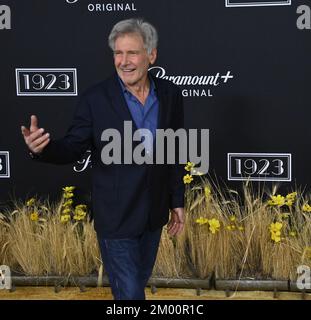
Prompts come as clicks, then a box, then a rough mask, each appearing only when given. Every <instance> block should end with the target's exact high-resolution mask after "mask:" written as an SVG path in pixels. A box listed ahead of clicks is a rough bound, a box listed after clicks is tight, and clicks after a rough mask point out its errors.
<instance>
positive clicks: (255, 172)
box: [228, 153, 291, 181]
mask: <svg viewBox="0 0 311 320" xmlns="http://www.w3.org/2000/svg"><path fill="white" fill-rule="evenodd" d="M228 180H239V181H243V180H249V181H291V154H289V153H228Z"/></svg>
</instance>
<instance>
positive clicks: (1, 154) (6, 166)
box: [0, 151, 10, 178]
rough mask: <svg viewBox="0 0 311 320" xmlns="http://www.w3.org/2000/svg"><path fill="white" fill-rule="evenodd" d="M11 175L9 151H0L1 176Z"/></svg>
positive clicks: (7, 176)
mask: <svg viewBox="0 0 311 320" xmlns="http://www.w3.org/2000/svg"><path fill="white" fill-rule="evenodd" d="M9 177H10V162H9V152H8V151H0V178H9Z"/></svg>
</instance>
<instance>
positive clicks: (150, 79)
mask: <svg viewBox="0 0 311 320" xmlns="http://www.w3.org/2000/svg"><path fill="white" fill-rule="evenodd" d="M148 78H149V81H150V92H152V93H154V91H155V90H156V89H157V88H156V85H155V83H154V80H153V79H152V77H150V75H149V74H148ZM118 79H119V83H120V85H121V88H122V91H123V92H124V93H131V92H129V91H128V90H127V89H126V86H125V84H124V83H123V81H122V79H121V78H120V77H119V76H118Z"/></svg>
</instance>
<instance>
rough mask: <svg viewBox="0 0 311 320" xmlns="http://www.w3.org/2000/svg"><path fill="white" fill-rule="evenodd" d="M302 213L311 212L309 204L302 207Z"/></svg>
mask: <svg viewBox="0 0 311 320" xmlns="http://www.w3.org/2000/svg"><path fill="white" fill-rule="evenodd" d="M302 211H303V212H311V206H310V205H309V204H308V203H306V204H304V205H303V206H302Z"/></svg>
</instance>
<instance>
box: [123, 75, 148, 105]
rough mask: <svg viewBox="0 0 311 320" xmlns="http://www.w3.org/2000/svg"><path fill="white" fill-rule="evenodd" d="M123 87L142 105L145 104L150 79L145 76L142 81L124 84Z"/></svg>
mask: <svg viewBox="0 0 311 320" xmlns="http://www.w3.org/2000/svg"><path fill="white" fill-rule="evenodd" d="M125 87H126V89H127V90H128V91H129V92H131V93H132V94H133V95H134V96H135V97H136V98H137V99H138V100H139V101H140V102H141V104H142V105H144V104H145V102H146V100H147V97H148V94H149V90H150V81H149V78H148V77H146V79H145V81H144V82H141V83H139V84H135V85H133V86H129V85H125Z"/></svg>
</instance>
